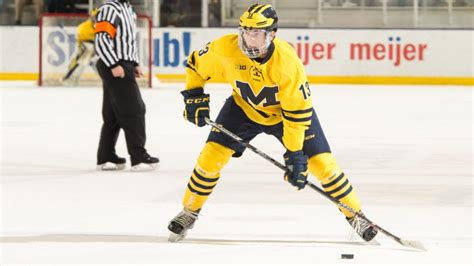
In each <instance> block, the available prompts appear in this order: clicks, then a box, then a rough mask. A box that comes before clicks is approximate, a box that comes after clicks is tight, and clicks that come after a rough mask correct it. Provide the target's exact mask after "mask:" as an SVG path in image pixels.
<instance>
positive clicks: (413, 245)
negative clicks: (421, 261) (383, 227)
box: [400, 239, 426, 251]
mask: <svg viewBox="0 0 474 266" xmlns="http://www.w3.org/2000/svg"><path fill="white" fill-rule="evenodd" d="M400 244H402V245H403V246H404V247H408V248H413V249H417V250H420V251H426V248H425V246H424V245H423V244H422V243H421V242H420V241H414V240H403V239H401V240H400Z"/></svg>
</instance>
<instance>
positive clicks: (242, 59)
mask: <svg viewBox="0 0 474 266" xmlns="http://www.w3.org/2000/svg"><path fill="white" fill-rule="evenodd" d="M210 79H221V80H222V79H223V80H225V81H226V82H228V83H230V84H231V85H232V89H233V90H232V96H233V98H234V100H235V102H236V104H237V105H238V106H240V107H241V108H242V109H243V111H244V112H245V114H246V115H247V116H248V117H249V118H250V119H251V120H252V121H254V122H256V123H258V124H261V125H275V124H278V123H280V122H283V144H284V145H285V147H286V148H287V149H288V150H290V151H297V150H301V149H302V148H303V141H304V131H305V130H306V129H307V128H308V127H309V125H310V124H311V115H312V111H313V106H312V100H311V92H310V90H309V84H308V81H307V77H306V73H305V71H304V67H303V64H302V63H301V60H300V59H299V57H298V56H297V55H296V53H295V51H294V49H293V47H291V46H290V45H289V44H288V43H287V42H285V41H282V40H280V39H278V38H275V39H274V40H273V44H272V46H271V47H270V49H269V53H268V54H267V57H266V58H263V61H261V63H259V62H257V61H256V60H252V59H250V58H249V57H247V56H246V55H245V54H244V53H243V52H242V51H241V50H240V48H239V46H238V35H237V34H229V35H224V36H223V37H221V38H219V39H216V40H214V41H212V42H209V43H208V44H207V45H206V46H205V47H204V48H203V49H201V50H199V51H194V52H193V53H191V55H190V56H189V58H188V61H187V67H186V89H195V88H199V87H204V84H205V83H206V81H208V80H210Z"/></svg>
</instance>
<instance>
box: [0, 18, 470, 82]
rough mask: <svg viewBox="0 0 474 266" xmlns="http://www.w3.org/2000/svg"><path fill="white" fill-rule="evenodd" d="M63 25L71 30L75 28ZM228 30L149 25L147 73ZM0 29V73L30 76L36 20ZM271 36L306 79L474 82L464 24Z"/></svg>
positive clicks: (65, 45)
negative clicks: (288, 50)
mask: <svg viewBox="0 0 474 266" xmlns="http://www.w3.org/2000/svg"><path fill="white" fill-rule="evenodd" d="M67 30H68V31H70V32H72V33H71V35H72V36H74V28H71V29H67ZM58 31H59V29H58ZM234 32H236V30H235V29H234V28H207V29H201V28H180V29H174V28H154V29H153V41H152V43H153V55H152V57H153V74H154V75H156V76H157V77H159V78H160V79H162V80H163V81H166V80H171V79H173V80H176V79H178V80H179V79H182V78H183V77H184V76H183V74H184V66H183V62H184V61H185V60H186V58H187V56H188V55H189V54H190V53H191V52H192V51H193V50H195V49H200V48H202V47H203V46H204V44H205V43H207V42H208V41H209V40H212V39H214V38H217V37H219V36H221V35H222V34H226V33H234ZM0 36H1V42H0V79H8V77H10V79H11V77H16V78H17V79H34V78H35V77H37V73H38V58H39V56H38V54H39V48H38V44H39V41H38V28H37V27H0ZM278 37H280V38H282V39H284V40H286V41H288V42H290V43H291V44H292V45H293V46H294V47H295V49H296V51H297V53H298V54H299V56H300V58H301V59H302V62H303V64H304V65H305V67H306V71H307V74H308V76H309V79H310V82H313V83H315V82H319V83H394V84H397V83H404V82H406V81H409V82H411V83H415V84H433V82H435V81H436V82H438V83H440V84H464V85H469V84H470V85H473V84H474V82H473V72H474V71H473V48H472V41H473V31H469V30H390V29H380V30H376V29H373V30H336V29H331V30H327V29H281V30H279V31H278ZM46 38H47V36H46ZM144 38H145V36H142V40H141V42H143V43H145V42H146V40H145V39H144ZM5 40H10V41H5ZM56 42H57V43H55V45H56V46H57V47H55V49H45V52H44V53H43V56H45V58H48V57H49V58H56V59H59V57H60V56H59V54H65V55H66V57H63V58H61V61H59V63H60V64H64V65H66V64H67V63H68V61H69V58H68V56H69V55H71V54H72V51H73V49H74V48H75V46H74V45H73V43H71V42H73V38H62V39H57V40H56ZM18 44H22V45H18ZM23 44H28V45H26V47H28V48H27V49H25V45H23ZM46 45H49V44H48V43H47V44H46ZM58 49H59V50H61V51H59V52H58ZM71 49H72V50H71ZM143 57H144V56H143ZM56 61H58V60H56ZM143 64H144V65H146V64H147V62H145V61H144V62H143Z"/></svg>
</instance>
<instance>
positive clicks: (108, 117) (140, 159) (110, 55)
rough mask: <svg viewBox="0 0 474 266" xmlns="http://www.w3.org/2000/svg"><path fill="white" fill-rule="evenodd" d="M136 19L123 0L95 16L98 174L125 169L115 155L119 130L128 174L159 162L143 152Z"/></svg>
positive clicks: (142, 106)
mask: <svg viewBox="0 0 474 266" xmlns="http://www.w3.org/2000/svg"><path fill="white" fill-rule="evenodd" d="M136 19H137V16H136V14H135V12H134V11H133V9H132V6H131V4H130V3H129V1H127V0H114V1H111V2H108V3H106V4H104V5H102V6H101V7H100V9H99V13H98V14H97V22H96V24H95V49H96V53H97V55H98V56H99V58H100V59H99V60H98V62H97V70H98V72H99V75H100V77H101V79H102V82H103V89H104V97H103V103H102V117H103V120H104V122H103V125H102V130H101V132H100V141H99V149H98V152H97V169H98V170H121V169H124V168H125V162H126V160H125V159H124V158H120V157H119V156H118V155H117V154H116V152H115V144H116V143H117V138H118V135H119V131H120V129H123V131H124V132H125V140H126V143H127V149H128V153H129V154H130V159H131V162H132V170H142V169H146V168H151V169H154V168H155V166H156V165H157V164H158V162H159V159H158V158H155V157H152V156H150V155H149V154H148V153H147V151H146V149H145V141H146V133H145V103H144V102H143V100H142V96H141V94H140V89H139V88H138V84H137V81H136V77H140V76H142V75H143V72H142V70H141V68H140V65H139V60H138V51H137V49H138V47H137V26H136Z"/></svg>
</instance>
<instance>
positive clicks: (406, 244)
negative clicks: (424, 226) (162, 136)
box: [205, 118, 426, 251]
mask: <svg viewBox="0 0 474 266" xmlns="http://www.w3.org/2000/svg"><path fill="white" fill-rule="evenodd" d="M205 121H206V123H207V124H208V125H210V126H212V127H214V128H216V129H218V130H219V131H221V132H223V133H224V134H226V135H227V136H229V137H231V138H232V139H234V140H235V141H237V142H238V143H240V144H241V145H243V146H244V147H246V148H248V149H250V150H251V151H253V152H255V153H256V154H258V155H260V156H261V157H263V158H264V159H265V160H267V161H269V162H271V163H272V164H273V165H275V166H277V167H278V168H280V169H281V170H283V171H285V172H287V171H289V170H288V168H287V167H286V166H285V165H283V164H281V163H280V162H278V161H277V160H275V159H273V158H272V157H270V156H268V155H267V154H266V153H264V152H263V151H261V150H259V149H257V148H256V147H254V146H252V145H251V144H250V143H247V142H245V141H244V140H243V139H242V138H240V137H239V136H237V135H235V134H234V133H232V132H231V131H229V130H227V129H226V128H224V127H223V126H221V125H219V124H217V123H216V122H214V121H212V120H210V119H209V118H206V119H205ZM306 185H308V186H309V187H310V188H312V189H313V190H315V191H316V192H318V193H319V194H321V195H323V196H324V197H326V198H327V199H329V200H330V201H332V202H333V203H335V204H336V205H337V206H339V207H341V208H343V209H345V210H347V211H349V212H350V213H352V214H354V215H355V216H357V217H359V218H361V219H363V220H365V221H366V222H368V223H369V224H370V225H371V226H373V227H374V228H375V229H376V230H377V231H379V232H381V233H383V234H384V235H386V236H388V237H389V238H391V239H393V240H395V241H396V242H398V243H399V244H401V245H402V246H404V247H408V248H414V249H417V250H421V251H426V249H425V247H424V246H423V244H422V243H421V242H419V241H413V240H404V239H401V238H400V237H398V236H396V235H394V234H392V233H390V232H388V231H387V230H385V229H383V228H382V227H380V226H379V225H377V224H375V223H374V222H372V221H371V220H369V219H368V218H367V217H365V216H364V215H362V214H360V213H359V212H357V211H355V210H354V209H352V208H351V207H349V206H347V205H346V204H344V203H342V202H340V201H339V200H337V199H335V198H333V197H331V195H329V194H327V193H326V192H324V190H322V189H321V188H319V187H318V186H316V185H315V184H313V183H311V182H310V181H306Z"/></svg>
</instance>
